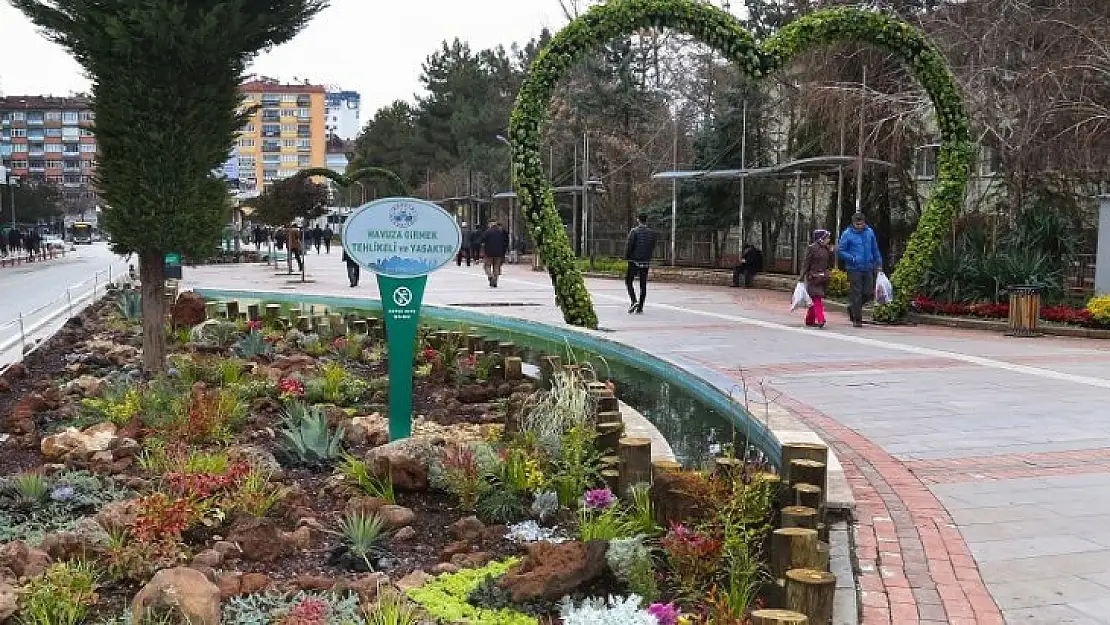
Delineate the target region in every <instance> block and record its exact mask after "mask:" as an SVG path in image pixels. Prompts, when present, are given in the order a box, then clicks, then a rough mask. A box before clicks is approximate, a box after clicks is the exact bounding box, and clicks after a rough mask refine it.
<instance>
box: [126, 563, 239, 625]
mask: <svg viewBox="0 0 1110 625" xmlns="http://www.w3.org/2000/svg"><path fill="white" fill-rule="evenodd" d="M160 610H173V611H174V613H175V614H179V615H181V616H182V617H183V618H184V620H185V622H187V623H190V624H191V625H220V589H219V588H218V587H217V586H216V585H215V584H213V583H212V582H210V581H208V579H207V578H206V577H205V576H204V574H203V573H201V572H200V571H196V570H194V569H190V568H186V567H177V568H173V569H163V570H161V571H158V572H157V573H155V575H154V578H153V579H151V580H150V583H148V584H147V585H146V586H143V589H142V590H140V591H139V594H137V595H135V598H134V599H133V600H132V601H131V616H132V620H133V621H134V622H136V623H141V622H142V621H143V617H144V616H145V615H147V614H148V613H149V612H151V611H160Z"/></svg>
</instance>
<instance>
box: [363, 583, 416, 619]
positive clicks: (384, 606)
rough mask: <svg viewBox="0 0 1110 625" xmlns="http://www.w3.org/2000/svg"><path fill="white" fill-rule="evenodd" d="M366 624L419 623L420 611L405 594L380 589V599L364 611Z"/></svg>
mask: <svg viewBox="0 0 1110 625" xmlns="http://www.w3.org/2000/svg"><path fill="white" fill-rule="evenodd" d="M363 614H364V616H365V618H366V625H417V623H419V622H420V611H419V610H417V609H416V606H414V605H413V604H411V603H409V601H408V600H407V599H405V597H404V596H403V595H401V594H400V593H398V592H394V591H392V590H385V589H381V590H379V591H378V600H377V601H376V602H374V604H373V605H371V606H368V607H366V608H365V610H364V612H363Z"/></svg>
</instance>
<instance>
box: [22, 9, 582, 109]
mask: <svg viewBox="0 0 1110 625" xmlns="http://www.w3.org/2000/svg"><path fill="white" fill-rule="evenodd" d="M564 22H565V20H564V18H563V12H562V9H561V8H560V6H559V3H558V0H465V1H463V0H390V1H383V0H331V6H330V7H329V8H328V9H326V10H324V12H323V13H322V14H320V15H319V16H318V17H317V18H316V19H315V20H313V21H312V23H311V24H309V26H308V28H307V29H305V30H304V31H303V32H302V33H301V34H300V35H299V36H297V37H296V38H295V39H293V40H292V41H290V42H289V43H287V44H285V45H283V46H281V47H279V48H277V49H275V50H273V51H271V52H269V53H266V54H263V55H261V56H259V57H258V59H257V61H256V62H255V64H254V67H253V68H252V70H251V71H254V72H257V73H259V74H265V75H267V76H273V77H275V78H280V79H282V80H284V81H288V80H292V79H293V78H294V77H297V78H301V79H308V80H310V81H312V82H313V83H317V84H325V85H337V86H340V87H342V88H344V89H353V90H355V91H358V92H359V93H361V94H362V111H363V112H362V120H363V122H365V121H367V120H369V119H370V117H372V116H373V113H374V111H375V110H377V109H378V108H380V107H382V106H384V105H386V104H388V103H390V102H392V101H394V100H397V99H406V100H411V99H412V97H413V95H414V94H415V93H416V92H418V91H419V89H420V85H419V83H418V78H419V76H420V66H421V63H422V62H423V61H424V59H425V58H426V57H427V56H428V55H429V54H431V53H432V52H433V51H435V50H436V49H437V48H438V47H439V44H440V42H441V41H443V40H444V39H448V40H450V39H453V38H455V37H458V38H460V39H463V40H465V41H468V42H469V43H470V45H471V47H472V48H474V49H481V48H486V47H490V46H494V45H496V44H499V43H501V44H504V45H505V46H506V47H508V46H509V44H511V43H513V42H514V41H515V42H518V43H523V42H525V41H527V40H528V39H530V38H532V37H533V36H535V35H537V34H539V32H540V30H541V29H542V28H543V27H545V26H546V27H549V28H551V29H553V30H554V29H557V28H559V27H561V26H562V25H563V24H564ZM0 42H3V43H4V46H3V48H4V49H3V53H2V54H0V94H3V95H48V94H53V95H67V94H68V93H69V92H70V91H84V90H87V89H88V87H89V82H88V80H86V79H85V77H84V76H83V75H82V72H81V68H80V66H78V65H77V63H75V62H74V61H73V60H72V59H71V58H69V55H68V54H67V53H66V51H65V50H63V49H62V48H60V47H58V46H56V45H54V44H53V43H50V42H48V41H47V40H46V39H44V38H43V37H42V35H40V34H39V33H38V32H37V30H36V29H35V27H34V26H33V25H32V24H31V23H30V22H29V21H28V20H27V19H26V18H24V17H23V14H22V13H20V12H19V11H17V10H16V9H14V8H12V6H11V5H10V4H8V2H7V1H6V0H0ZM168 71H172V70H170V69H168Z"/></svg>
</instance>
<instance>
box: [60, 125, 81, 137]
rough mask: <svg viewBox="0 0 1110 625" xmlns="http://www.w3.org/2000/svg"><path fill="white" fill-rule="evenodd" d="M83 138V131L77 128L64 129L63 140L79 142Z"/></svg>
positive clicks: (67, 127)
mask: <svg viewBox="0 0 1110 625" xmlns="http://www.w3.org/2000/svg"><path fill="white" fill-rule="evenodd" d="M80 136H81V129H80V128H78V127H76V126H66V127H65V128H62V138H63V139H70V140H77V139H78V138H79V137H80Z"/></svg>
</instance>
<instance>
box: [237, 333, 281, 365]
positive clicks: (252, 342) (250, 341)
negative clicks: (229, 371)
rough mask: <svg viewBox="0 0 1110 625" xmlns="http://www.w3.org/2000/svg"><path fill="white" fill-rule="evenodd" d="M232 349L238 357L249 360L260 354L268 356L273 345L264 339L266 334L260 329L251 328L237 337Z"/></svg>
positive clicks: (272, 349)
mask: <svg viewBox="0 0 1110 625" xmlns="http://www.w3.org/2000/svg"><path fill="white" fill-rule="evenodd" d="M233 351H234V352H235V354H236V355H238V356H239V357H240V358H245V359H247V360H251V359H253V358H258V357H260V356H269V355H270V354H272V353H273V351H274V346H273V344H271V343H270V342H269V341H267V340H266V336H265V335H264V334H262V332H261V331H258V330H252V331H250V332H247V334H246V336H244V337H243V338H241V339H239V342H238V343H236V344H235V347H234V348H233Z"/></svg>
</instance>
